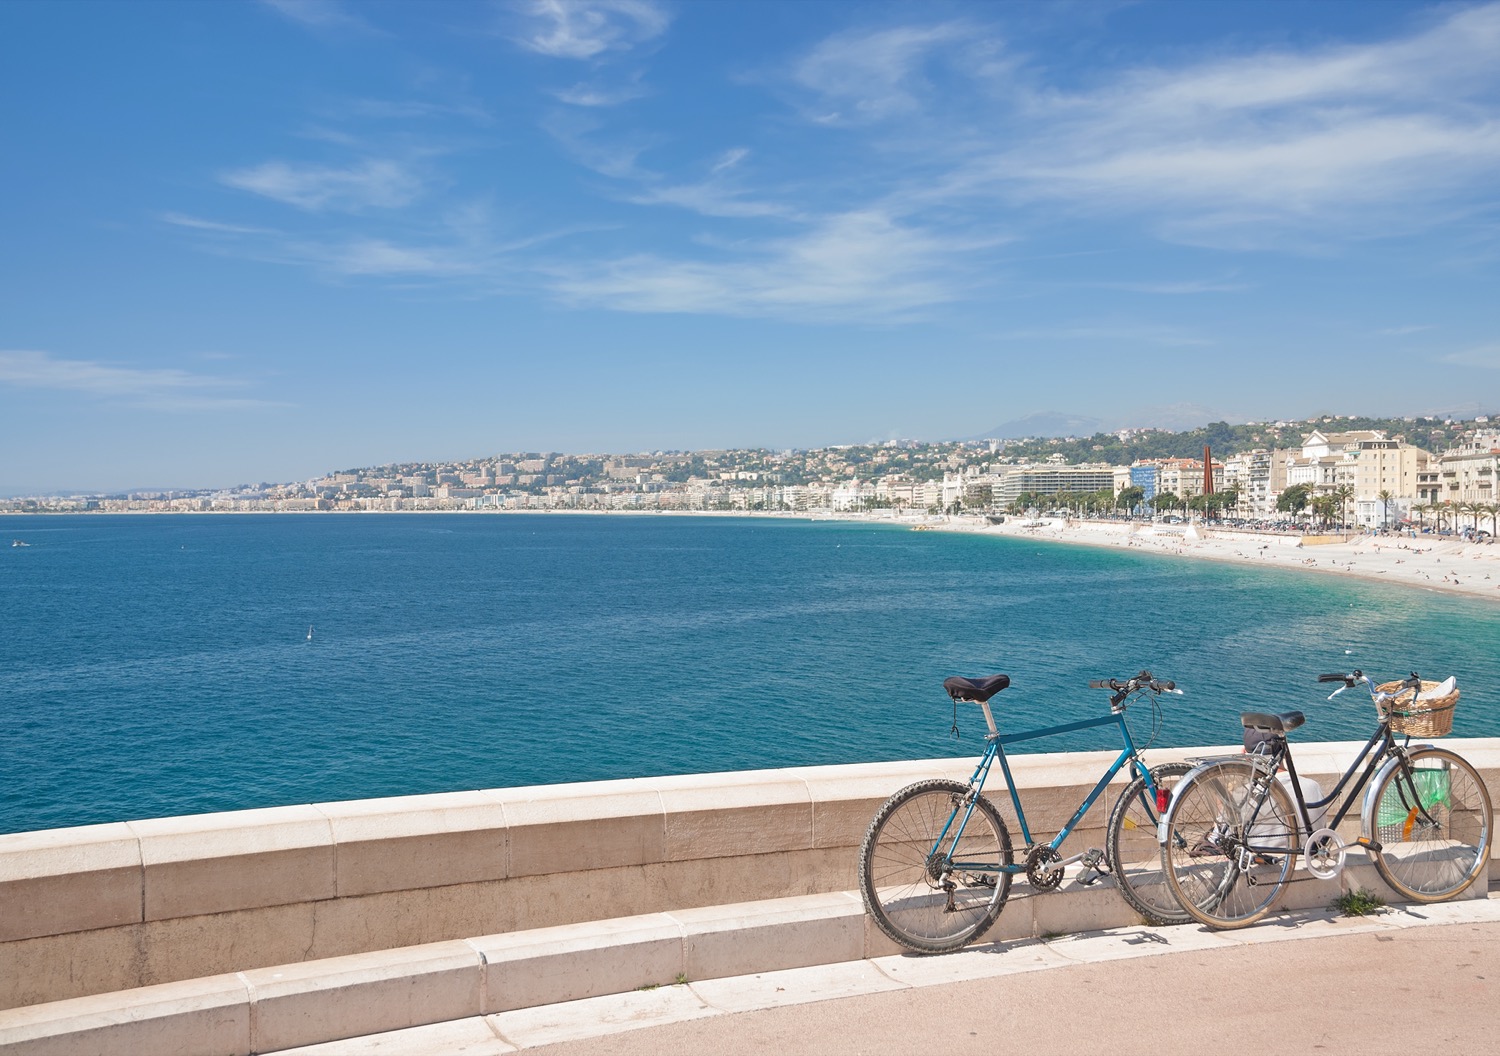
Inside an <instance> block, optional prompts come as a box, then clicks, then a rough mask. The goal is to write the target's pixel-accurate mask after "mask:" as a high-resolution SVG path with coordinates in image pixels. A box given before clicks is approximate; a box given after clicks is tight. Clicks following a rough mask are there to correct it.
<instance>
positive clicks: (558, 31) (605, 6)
mask: <svg viewBox="0 0 1500 1056" xmlns="http://www.w3.org/2000/svg"><path fill="white" fill-rule="evenodd" d="M518 10H519V11H520V12H521V14H522V16H523V18H524V19H525V21H526V22H527V27H526V30H525V32H524V33H523V35H521V36H520V37H518V38H517V42H518V43H519V44H521V45H522V46H523V47H525V48H527V49H529V50H531V51H535V52H538V53H540V54H543V55H550V56H552V57H554V58H559V59H593V58H597V57H599V56H601V55H603V54H605V53H608V52H621V51H629V50H630V49H632V48H635V47H637V46H639V45H641V44H644V43H646V42H648V41H651V40H653V39H655V38H656V37H659V36H661V35H662V34H663V33H665V32H666V31H667V27H668V26H669V25H671V21H672V19H671V16H670V15H669V14H668V13H667V10H666V9H665V8H664V7H662V6H661V5H660V4H655V3H651V2H649V0H531V2H529V3H526V4H524V5H521V6H520V7H519V9H518Z"/></svg>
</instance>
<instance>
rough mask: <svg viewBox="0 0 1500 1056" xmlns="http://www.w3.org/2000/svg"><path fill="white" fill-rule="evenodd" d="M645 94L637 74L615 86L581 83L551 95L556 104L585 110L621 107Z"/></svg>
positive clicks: (644, 88)
mask: <svg viewBox="0 0 1500 1056" xmlns="http://www.w3.org/2000/svg"><path fill="white" fill-rule="evenodd" d="M647 94H648V93H647V90H646V86H645V85H644V84H643V83H642V82H641V78H640V75H639V74H635V75H633V76H630V77H627V78H626V79H625V80H623V81H621V82H619V83H617V84H603V83H600V82H582V81H581V82H579V83H578V84H575V85H573V86H572V87H571V88H561V89H558V90H556V91H554V92H553V93H552V95H553V97H554V98H555V99H557V100H558V102H562V103H567V104H568V105H569V106H581V107H585V108H592V107H609V106H622V105H624V104H625V103H630V102H634V101H635V100H637V99H642V98H644V97H645V96H646V95H647Z"/></svg>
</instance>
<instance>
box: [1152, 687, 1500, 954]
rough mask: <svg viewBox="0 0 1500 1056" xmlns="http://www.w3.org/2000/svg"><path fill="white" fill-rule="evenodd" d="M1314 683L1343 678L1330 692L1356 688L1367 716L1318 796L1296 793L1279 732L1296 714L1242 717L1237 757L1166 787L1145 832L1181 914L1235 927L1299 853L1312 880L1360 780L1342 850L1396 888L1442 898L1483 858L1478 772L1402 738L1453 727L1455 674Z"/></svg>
mask: <svg viewBox="0 0 1500 1056" xmlns="http://www.w3.org/2000/svg"><path fill="white" fill-rule="evenodd" d="M1318 681H1319V682H1342V683H1343V685H1342V686H1341V687H1340V688H1338V689H1336V690H1334V691H1333V693H1332V694H1330V695H1329V698H1328V699H1329V700H1332V699H1333V698H1334V697H1336V696H1338V695H1339V694H1340V693H1342V692H1344V691H1345V690H1347V689H1352V688H1354V686H1355V685H1358V684H1363V685H1365V686H1366V687H1367V688H1368V689H1369V691H1370V699H1371V700H1372V701H1374V703H1375V707H1376V715H1377V719H1378V724H1377V727H1376V730H1375V732H1374V734H1373V735H1372V736H1371V737H1370V739H1369V741H1368V742H1366V744H1365V746H1364V748H1363V749H1362V750H1361V751H1360V753H1359V755H1358V757H1357V758H1356V759H1355V760H1354V762H1353V763H1351V764H1350V766H1349V768H1348V769H1347V770H1346V771H1345V772H1344V774H1343V775H1342V776H1341V777H1340V778H1339V781H1338V784H1337V785H1336V786H1335V787H1334V789H1333V791H1332V792H1330V793H1329V794H1328V795H1327V796H1326V797H1324V798H1322V799H1316V800H1312V801H1308V800H1306V799H1305V798H1304V796H1303V792H1302V785H1301V782H1300V781H1299V780H1298V778H1297V767H1296V763H1295V762H1294V760H1293V759H1292V752H1291V748H1290V746H1289V745H1288V744H1287V739H1286V735H1287V733H1289V732H1290V731H1292V730H1295V729H1297V728H1298V727H1299V726H1301V725H1302V724H1303V722H1304V721H1305V720H1304V716H1303V714H1302V712H1300V711H1289V712H1282V713H1279V714H1277V713H1267V712H1244V713H1243V714H1241V716H1240V721H1241V723H1242V724H1243V725H1244V728H1245V749H1246V751H1245V754H1243V755H1236V756H1226V757H1221V758H1216V759H1206V760H1203V761H1202V762H1200V763H1199V764H1198V765H1197V766H1196V767H1195V768H1194V769H1193V770H1192V771H1191V772H1190V773H1189V774H1188V775H1187V776H1186V777H1184V778H1183V779H1182V781H1181V783H1180V784H1179V785H1178V786H1177V788H1176V790H1175V791H1174V792H1173V794H1172V802H1171V804H1170V806H1169V807H1168V809H1167V812H1166V815H1165V817H1164V818H1163V819H1162V824H1161V826H1160V828H1159V830H1158V840H1159V842H1160V844H1161V854H1162V872H1163V873H1164V874H1165V877H1166V881H1167V885H1168V887H1169V888H1170V889H1171V891H1172V893H1173V894H1174V895H1175V896H1176V898H1177V901H1178V904H1179V905H1180V906H1181V907H1182V909H1183V910H1184V911H1185V912H1187V913H1188V915H1189V916H1191V917H1192V918H1193V919H1195V920H1197V921H1199V922H1201V923H1203V924H1206V925H1208V926H1209V927H1213V928H1240V927H1244V926H1245V925H1247V924H1251V923H1254V922H1255V921H1257V920H1259V919H1260V918H1261V917H1263V916H1265V915H1266V914H1267V913H1268V912H1270V910H1271V909H1272V907H1273V905H1274V904H1275V902H1276V898H1277V896H1278V895H1279V894H1280V893H1281V890H1282V888H1283V887H1284V886H1285V885H1286V884H1287V883H1289V882H1291V880H1292V871H1293V869H1294V867H1295V864H1296V862H1297V859H1298V857H1299V856H1300V857H1301V858H1302V859H1303V860H1304V862H1305V866H1306V870H1307V872H1308V873H1310V874H1311V875H1312V876H1314V877H1318V878H1321V879H1329V878H1332V877H1334V876H1337V875H1338V874H1339V871H1340V870H1342V868H1343V866H1344V857H1345V852H1346V844H1345V840H1344V838H1343V837H1342V836H1340V835H1339V833H1338V831H1337V830H1338V828H1339V826H1340V824H1342V823H1343V821H1344V819H1345V817H1347V816H1348V815H1349V814H1350V813H1351V811H1352V810H1353V809H1354V807H1355V805H1356V803H1358V802H1360V792H1361V790H1363V789H1366V788H1368V790H1367V791H1366V792H1365V795H1364V797H1363V803H1362V816H1361V833H1360V836H1359V837H1358V838H1357V839H1356V840H1354V845H1356V846H1359V847H1362V848H1364V849H1365V850H1366V851H1367V852H1368V853H1369V855H1370V857H1371V858H1372V859H1373V860H1374V863H1375V867H1376V869H1378V870H1379V872H1380V875H1381V877H1383V878H1384V880H1385V882H1386V883H1387V884H1389V885H1390V886H1391V889H1392V890H1393V891H1395V892H1397V893H1398V894H1399V895H1401V896H1402V897H1404V898H1406V899H1409V900H1411V901H1413V902H1439V901H1442V900H1444V899H1449V898H1453V897H1454V896H1456V895H1458V894H1460V893H1462V892H1463V891H1464V890H1465V889H1467V888H1468V887H1469V885H1471V884H1473V883H1474V881H1475V880H1477V879H1479V877H1480V876H1481V875H1482V874H1483V873H1484V872H1485V870H1486V868H1487V867H1488V865H1489V860H1490V839H1491V835H1490V834H1491V820H1492V810H1491V807H1490V796H1489V792H1488V790H1487V789H1486V788H1485V784H1484V780H1483V779H1482V778H1481V777H1480V776H1479V772H1478V771H1477V770H1475V769H1474V767H1473V766H1472V765H1471V764H1470V763H1469V762H1468V761H1467V760H1466V759H1464V758H1463V757H1462V756H1460V755H1458V754H1457V753H1455V752H1452V751H1450V750H1448V749H1447V748H1440V747H1437V746H1436V745H1431V744H1412V743H1411V738H1412V737H1413V736H1417V737H1430V736H1442V735H1444V734H1446V733H1448V732H1449V731H1450V730H1451V729H1452V727H1453V709H1454V707H1455V706H1456V705H1457V703H1458V687H1457V684H1456V682H1455V680H1453V679H1451V678H1450V679H1448V680H1447V681H1445V682H1442V683H1438V682H1432V681H1424V680H1422V679H1421V678H1420V677H1419V676H1418V675H1416V674H1415V673H1413V674H1412V676H1411V677H1410V678H1408V679H1406V680H1404V681H1400V682H1388V683H1385V684H1384V685H1380V686H1377V685H1375V683H1374V682H1372V681H1371V680H1370V679H1369V678H1367V677H1366V676H1365V674H1364V673H1363V672H1362V671H1351V672H1350V673H1348V674H1331V675H1320V676H1318ZM1361 766H1363V770H1361V769H1360V768H1361ZM1282 770H1285V772H1286V775H1287V777H1286V779H1285V780H1279V779H1278V774H1279V773H1280V772H1281V771H1282ZM1356 775H1357V777H1356ZM1346 788H1347V792H1346V791H1345V789H1346ZM1340 796H1342V797H1343V799H1342V802H1341V803H1339V805H1338V809H1337V811H1336V813H1334V815H1333V817H1332V819H1331V820H1330V821H1328V822H1327V823H1326V824H1324V825H1319V826H1318V827H1317V828H1316V829H1315V828H1314V827H1313V818H1314V817H1315V816H1319V815H1321V814H1322V813H1323V812H1326V811H1327V810H1328V808H1330V807H1332V806H1333V805H1334V803H1335V802H1336V801H1338V800H1339V797H1340Z"/></svg>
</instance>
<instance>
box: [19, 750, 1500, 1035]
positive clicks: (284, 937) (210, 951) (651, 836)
mask: <svg viewBox="0 0 1500 1056" xmlns="http://www.w3.org/2000/svg"><path fill="white" fill-rule="evenodd" d="M1449 743H1451V744H1452V745H1453V747H1455V748H1456V749H1457V750H1458V751H1459V752H1461V753H1462V754H1463V755H1465V756H1467V757H1468V758H1469V759H1470V760H1471V761H1472V762H1473V763H1474V764H1475V765H1476V766H1477V767H1479V769H1480V771H1481V772H1482V773H1483V774H1484V776H1485V779H1486V781H1487V782H1488V783H1489V785H1490V788H1491V793H1492V796H1493V795H1494V794H1496V793H1497V792H1500V739H1486V740H1455V741H1451V742H1449ZM1358 747H1359V746H1358V745H1357V744H1299V745H1298V746H1297V758H1298V760H1299V766H1300V768H1301V769H1302V772H1303V773H1304V774H1306V775H1308V776H1311V777H1314V778H1317V779H1319V780H1323V781H1324V782H1325V785H1326V787H1331V785H1330V784H1328V783H1327V778H1329V777H1331V776H1333V775H1335V774H1336V772H1337V770H1338V769H1339V768H1341V767H1342V766H1343V765H1345V764H1346V763H1347V762H1348V760H1349V759H1351V758H1352V757H1353V755H1354V753H1355V751H1357V749H1358ZM1236 750H1238V746H1233V747H1213V748H1197V749H1170V750H1168V749H1164V750H1158V751H1153V752H1152V753H1151V760H1152V762H1163V761H1167V760H1169V759H1178V758H1188V757H1192V756H1196V755H1203V754H1217V753H1226V752H1232V751H1236ZM1114 757H1115V753H1113V752H1098V753H1067V754H1054V755H1028V756H1012V757H1011V768H1012V772H1013V774H1014V776H1015V779H1016V784H1017V787H1018V789H1019V790H1020V793H1021V795H1022V798H1023V801H1024V803H1025V804H1026V808H1027V816H1028V818H1029V819H1030V821H1031V823H1032V828H1033V835H1037V834H1038V832H1043V831H1046V832H1048V833H1049V834H1050V832H1051V831H1055V830H1056V826H1057V824H1059V823H1060V821H1061V819H1063V818H1065V817H1067V816H1068V815H1069V814H1071V813H1072V810H1073V809H1074V808H1075V807H1076V805H1077V804H1078V803H1079V802H1080V801H1081V800H1082V798H1083V796H1084V795H1085V793H1086V792H1087V791H1088V789H1089V788H1090V787H1092V785H1093V782H1094V781H1095V780H1096V779H1097V776H1098V775H1099V774H1100V773H1102V772H1103V771H1104V769H1105V767H1106V766H1107V765H1108V764H1109V762H1111V761H1112V760H1113V759H1114ZM972 766H973V761H972V759H940V760H925V761H916V762H899V763H871V764H861V765H851V766H826V767H803V768H794V769H785V770H766V771H752V772H737V773H724V774H703V775H691V776H680V777H660V778H641V779H633V780H624V781H605V782H593V783H588V784H573V785H553V786H539V787H530V788H513V789H490V790H482V791H473V792H455V793H445V794H440V795H431V796H413V797H404V798H399V799H381V800H362V801H355V802H347V803H329V804H316V805H304V806H293V807H277V808H269V809H263V810H249V811H237V812H232V813H225V814H208V815H196V816H189V817H178V818H162V819H154V820H148V821H132V822H119V823H114V824H109V825H93V826H84V827H80V828H74V829H56V830H49V831H45V832H32V833H17V834H11V835H0V1008H12V1009H14V1008H17V1007H19V1006H27V1005H36V1004H40V1003H44V1002H57V1001H62V1000H64V999H75V998H85V997H88V996H89V995H106V994H110V993H112V992H115V991H123V990H129V989H134V988H139V987H150V986H154V985H159V984H167V983H176V982H179V981H183V980H195V981H199V982H201V981H202V980H205V979H211V978H215V977H220V976H225V975H231V976H233V975H235V973H238V976H237V977H243V978H252V979H253V978H254V977H255V970H256V969H267V968H271V967H278V968H281V969H285V966H288V965H295V964H299V963H303V962H313V961H327V960H328V959H330V958H340V957H351V956H357V955H363V954H374V953H379V952H381V951H394V950H400V949H405V948H409V947H425V946H431V945H432V944H442V943H449V942H458V941H465V942H472V941H474V940H472V937H473V936H492V937H493V936H503V935H506V934H511V933H522V932H527V933H537V931H538V929H547V928H554V927H559V926H565V925H574V924H578V923H580V922H586V921H603V920H615V919H620V918H632V917H639V916H642V915H649V914H656V913H675V912H679V911H687V910H695V909H702V908H704V907H722V906H731V905H737V904H742V903H752V902H756V901H759V900H768V899H783V898H788V897H792V896H812V895H823V894H831V893H840V892H850V891H853V890H854V889H855V888H856V887H857V883H856V857H857V852H858V848H859V844H860V841H861V839H862V837H863V835H864V832H865V828H866V826H867V825H868V823H869V820H870V818H871V816H872V815H873V814H874V812H875V810H876V808H877V807H878V806H879V804H880V803H881V801H883V800H884V799H885V798H886V797H887V796H888V795H890V794H891V793H892V792H894V791H895V790H896V789H898V788H900V787H902V786H904V785H906V784H908V783H910V782H913V781H917V780H922V779H925V778H930V777H952V778H956V779H959V780H963V779H966V778H967V777H968V776H969V773H970V771H971V769H972ZM1120 787H1123V780H1118V781H1117V784H1116V786H1114V787H1113V788H1112V789H1111V790H1110V792H1109V793H1107V794H1106V795H1105V796H1103V797H1101V799H1100V801H1099V802H1098V803H1096V805H1095V806H1094V807H1093V809H1092V810H1091V811H1090V814H1089V815H1088V817H1087V818H1086V819H1085V820H1084V823H1083V827H1082V828H1081V829H1080V831H1079V832H1078V833H1077V834H1076V835H1075V836H1074V837H1073V845H1074V846H1076V847H1077V848H1078V849H1080V850H1081V849H1083V848H1084V847H1087V846H1100V845H1102V842H1103V833H1102V829H1103V824H1104V819H1105V818H1106V817H1107V816H1108V811H1109V809H1110V806H1111V804H1112V802H1113V797H1114V794H1116V793H1117V791H1118V789H1119V788H1120ZM989 795H990V797H991V799H992V800H994V801H995V802H996V804H997V805H998V806H1000V807H1001V808H1002V811H1003V813H1005V814H1006V815H1010V814H1011V813H1012V811H1011V809H1010V805H1009V802H1008V796H1007V795H1006V793H1005V791H1004V790H1003V789H1001V788H999V787H994V786H992V787H991V788H990V790H989ZM1047 825H1051V826H1052V828H1051V829H1050V830H1048V829H1047V828H1046V826H1047ZM854 908H855V911H856V912H857V905H856V906H855V907H854ZM1043 908H1044V907H1043ZM1034 912H1035V913H1040V912H1042V909H1041V908H1039V909H1037V910H1035V911H1034ZM1007 917H1012V913H1011V911H1010V910H1007ZM1011 923H1019V917H1018V916H1017V917H1014V918H1013V919H1012V920H1011ZM1049 926H1050V925H1049V924H1048V923H1047V922H1046V921H1043V920H1042V919H1041V918H1040V917H1037V918H1035V919H1031V918H1028V919H1027V921H1026V922H1025V927H1027V928H1033V929H1034V928H1042V929H1044V930H1045V929H1046V928H1047V927H1049ZM1096 926H1097V925H1096ZM1028 933H1029V932H1028ZM862 941H864V940H862ZM866 948H868V943H867V942H866ZM461 956H467V954H461ZM283 974H284V972H283ZM262 984H263V985H264V986H270V983H269V981H266V980H263V981H262ZM226 985H228V984H226ZM233 985H240V984H238V983H236V984H233ZM231 989H233V986H231Z"/></svg>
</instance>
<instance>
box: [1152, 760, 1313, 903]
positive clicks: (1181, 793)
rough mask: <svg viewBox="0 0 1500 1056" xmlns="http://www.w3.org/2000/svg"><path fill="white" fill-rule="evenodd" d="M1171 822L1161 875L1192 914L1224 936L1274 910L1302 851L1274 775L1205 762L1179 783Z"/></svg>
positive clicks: (1249, 765)
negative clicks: (1223, 932) (1231, 930)
mask: <svg viewBox="0 0 1500 1056" xmlns="http://www.w3.org/2000/svg"><path fill="white" fill-rule="evenodd" d="M1263 786H1265V794H1264V796H1263V797H1262V796H1261V793H1260V791H1259V790H1260V789H1261V788H1262V787H1263ZM1257 801H1258V802H1259V806H1258V807H1257V806H1256V805H1255V803H1256V802H1257ZM1247 813H1248V814H1249V816H1248V817H1247V816H1246V815H1247ZM1165 820H1166V831H1167V832H1168V834H1169V839H1168V840H1167V842H1166V843H1165V844H1163V845H1162V849H1161V853H1162V869H1163V871H1164V872H1165V874H1166V878H1167V884H1168V885H1169V886H1170V887H1171V889H1172V894H1173V895H1174V896H1176V898H1177V902H1178V905H1180V906H1181V907H1182V909H1183V910H1184V911H1186V913H1187V914H1188V916H1190V917H1192V918H1193V919H1194V920H1196V921H1198V922H1199V923H1200V924H1206V925H1208V926H1209V927H1210V928H1217V929H1221V930H1223V929H1230V928H1243V927H1245V926H1246V925H1248V924H1253V923H1255V922H1256V921H1257V920H1259V919H1261V918H1262V917H1264V916H1265V915H1266V914H1267V913H1269V912H1270V911H1271V909H1272V907H1273V906H1274V905H1275V903H1276V899H1277V897H1278V896H1279V895H1280V894H1281V890H1282V888H1283V887H1285V886H1286V882H1287V878H1288V876H1289V874H1290V873H1291V871H1292V865H1293V863H1294V862H1295V861H1296V858H1297V853H1298V851H1299V849H1300V848H1299V845H1298V842H1297V833H1298V825H1297V816H1296V813H1295V811H1294V808H1293V807H1292V800H1291V796H1289V795H1288V794H1287V791H1286V789H1284V788H1283V787H1282V786H1281V782H1279V781H1277V780H1276V779H1275V777H1274V775H1272V774H1269V773H1267V772H1266V771H1265V768H1264V767H1263V766H1261V765H1257V764H1256V763H1253V762H1251V761H1250V760H1249V759H1248V758H1246V759H1245V760H1243V761H1242V760H1239V759H1225V760H1220V761H1218V762H1212V763H1206V764H1204V765H1203V766H1200V767H1198V768H1197V769H1196V770H1194V771H1193V773H1191V774H1189V775H1188V776H1187V777H1186V778H1184V779H1183V781H1182V783H1181V784H1180V785H1178V787H1177V791H1176V793H1175V794H1174V795H1173V796H1172V804H1171V806H1170V807H1168V808H1167V816H1166V819H1165ZM1283 850H1284V853H1281V852H1282V851H1283ZM1247 859H1248V868H1247V867H1246V865H1245V864H1244V863H1245V861H1246V860H1247Z"/></svg>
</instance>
